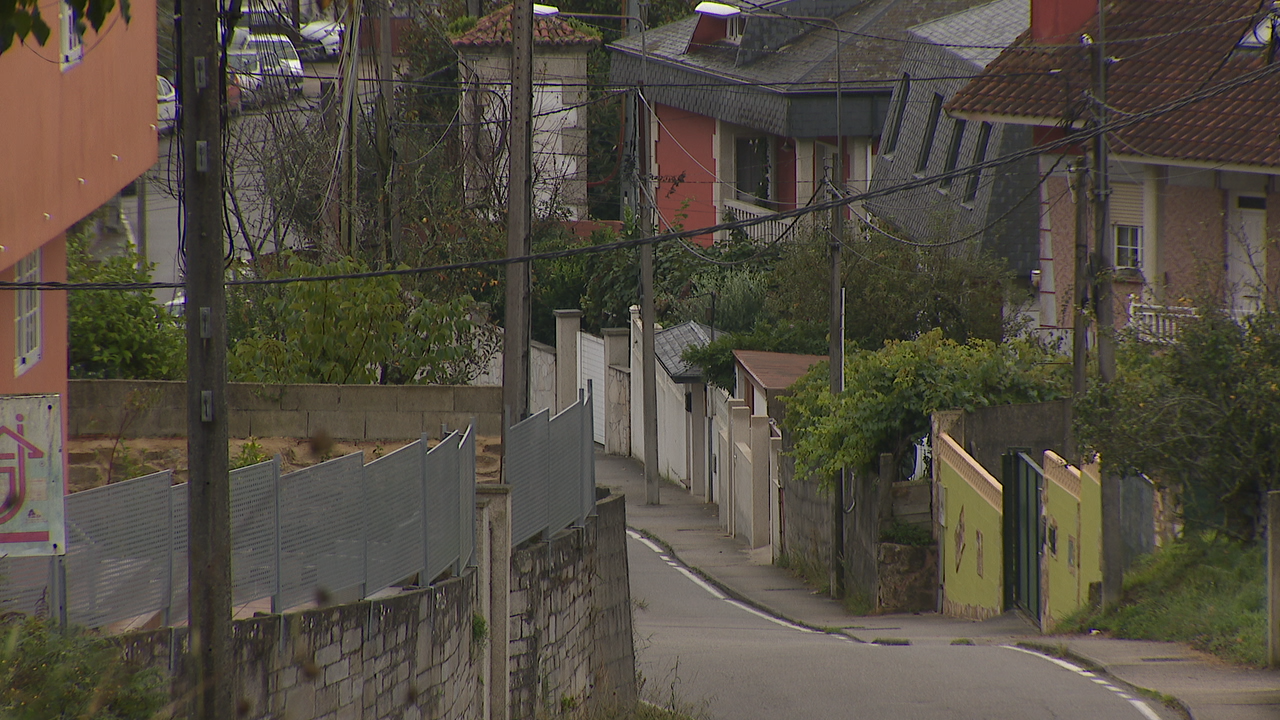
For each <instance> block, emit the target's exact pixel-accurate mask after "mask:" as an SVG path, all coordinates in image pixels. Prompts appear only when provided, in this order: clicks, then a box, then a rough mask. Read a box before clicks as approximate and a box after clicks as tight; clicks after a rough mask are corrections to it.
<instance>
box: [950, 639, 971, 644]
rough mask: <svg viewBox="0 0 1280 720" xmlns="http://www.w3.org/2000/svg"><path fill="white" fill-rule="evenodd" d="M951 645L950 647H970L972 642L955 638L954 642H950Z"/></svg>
mask: <svg viewBox="0 0 1280 720" xmlns="http://www.w3.org/2000/svg"><path fill="white" fill-rule="evenodd" d="M951 644H952V645H972V644H973V641H972V640H970V639H969V638H956V639H955V640H952V641H951Z"/></svg>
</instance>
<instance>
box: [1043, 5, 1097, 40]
mask: <svg viewBox="0 0 1280 720" xmlns="http://www.w3.org/2000/svg"><path fill="white" fill-rule="evenodd" d="M1097 13H1098V0H1031V37H1032V39H1033V40H1035V41H1036V42H1044V43H1067V42H1075V41H1076V40H1077V39H1078V38H1079V35H1080V30H1081V29H1082V28H1083V27H1084V24H1085V22H1086V21H1088V20H1089V18H1092V17H1093V16H1094V15H1096V14H1097Z"/></svg>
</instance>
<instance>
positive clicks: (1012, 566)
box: [1003, 450, 1044, 624]
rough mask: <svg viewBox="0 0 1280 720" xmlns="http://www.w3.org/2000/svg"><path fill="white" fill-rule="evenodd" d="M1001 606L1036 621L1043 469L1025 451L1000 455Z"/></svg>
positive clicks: (1041, 527) (1038, 607)
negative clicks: (1002, 582)
mask: <svg viewBox="0 0 1280 720" xmlns="http://www.w3.org/2000/svg"><path fill="white" fill-rule="evenodd" d="M1003 459H1004V598H1005V607H1019V608H1022V609H1023V610H1024V611H1026V613H1027V614H1028V615H1030V616H1031V617H1032V618H1034V619H1035V621H1036V623H1037V624H1038V623H1039V622H1040V558H1041V556H1042V555H1043V554H1044V522H1043V519H1042V518H1043V514H1042V511H1041V493H1042V492H1043V490H1044V471H1043V470H1041V468H1040V466H1039V465H1037V464H1036V462H1035V461H1034V460H1032V459H1031V458H1030V457H1029V456H1028V455H1027V454H1026V453H1025V452H1020V451H1017V450H1010V451H1009V452H1007V453H1005V455H1004V458H1003Z"/></svg>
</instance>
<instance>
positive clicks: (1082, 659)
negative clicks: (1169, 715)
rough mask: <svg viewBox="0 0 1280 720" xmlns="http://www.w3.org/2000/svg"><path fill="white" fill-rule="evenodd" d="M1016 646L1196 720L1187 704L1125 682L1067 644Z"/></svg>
mask: <svg viewBox="0 0 1280 720" xmlns="http://www.w3.org/2000/svg"><path fill="white" fill-rule="evenodd" d="M1014 645H1016V646H1017V647H1020V648H1024V649H1027V650H1034V651H1035V652H1038V653H1043V654H1045V655H1048V656H1050V657H1056V658H1058V659H1060V660H1068V661H1070V662H1073V663H1075V664H1077V665H1079V666H1080V667H1082V668H1084V669H1085V670H1088V671H1089V672H1092V673H1095V674H1097V675H1101V676H1104V677H1106V678H1107V679H1108V680H1110V681H1112V682H1116V683H1120V684H1121V685H1125V686H1127V687H1129V688H1132V689H1133V690H1134V692H1135V693H1136V694H1138V695H1141V696H1142V697H1143V698H1145V699H1147V700H1150V701H1152V702H1158V703H1160V704H1161V705H1163V706H1165V707H1167V708H1170V709H1171V710H1175V711H1177V712H1178V713H1179V714H1181V715H1182V716H1183V717H1184V718H1186V719H1187V720H1195V716H1194V715H1192V714H1191V708H1190V707H1188V706H1187V704H1186V703H1185V702H1183V701H1182V700H1181V699H1179V698H1176V697H1174V696H1172V695H1170V694H1168V693H1163V692H1160V691H1159V690H1153V689H1151V688H1145V687H1142V686H1141V685H1134V684H1133V683H1131V682H1129V681H1128V680H1125V679H1124V678H1122V677H1119V676H1118V675H1116V674H1115V673H1113V672H1111V671H1110V670H1109V669H1108V668H1107V666H1106V664H1105V663H1101V662H1099V661H1098V660H1095V659H1094V658H1091V657H1089V656H1088V655H1084V654H1081V653H1078V652H1076V651H1074V650H1072V649H1071V648H1070V647H1068V646H1067V645H1066V644H1058V645H1052V644H1049V643H1043V642H1037V641H1034V640H1020V641H1018V642H1015V643H1014Z"/></svg>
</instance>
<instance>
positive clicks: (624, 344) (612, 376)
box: [600, 328, 631, 457]
mask: <svg viewBox="0 0 1280 720" xmlns="http://www.w3.org/2000/svg"><path fill="white" fill-rule="evenodd" d="M602 334H603V335H604V368H605V369H604V373H605V380H604V385H605V386H604V388H602V389H601V390H600V392H603V393H604V394H605V396H604V397H605V402H604V451H605V453H607V454H609V455H622V456H623V457H626V456H628V455H630V454H631V370H630V368H631V330H629V329H628V328H605V329H604V330H603V331H602Z"/></svg>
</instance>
